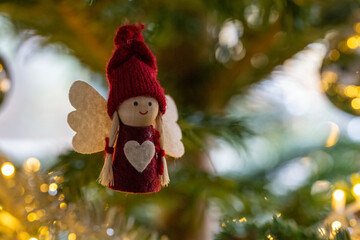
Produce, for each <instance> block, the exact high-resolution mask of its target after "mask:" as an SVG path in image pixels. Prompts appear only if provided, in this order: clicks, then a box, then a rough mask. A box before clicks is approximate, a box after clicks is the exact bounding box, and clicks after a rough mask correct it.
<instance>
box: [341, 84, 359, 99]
mask: <svg viewBox="0 0 360 240" xmlns="http://www.w3.org/2000/svg"><path fill="white" fill-rule="evenodd" d="M344 94H345V95H346V96H347V97H350V98H354V97H357V96H358V95H359V87H357V86H354V85H348V86H346V87H345V89H344Z"/></svg>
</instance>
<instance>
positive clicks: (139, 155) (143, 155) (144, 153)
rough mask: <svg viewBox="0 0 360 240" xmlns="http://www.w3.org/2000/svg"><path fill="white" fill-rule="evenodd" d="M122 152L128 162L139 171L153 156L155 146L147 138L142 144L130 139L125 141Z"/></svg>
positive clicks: (142, 169)
mask: <svg viewBox="0 0 360 240" xmlns="http://www.w3.org/2000/svg"><path fill="white" fill-rule="evenodd" d="M124 153H125V156H126V158H127V160H128V161H129V162H130V164H131V165H132V166H133V167H134V168H135V169H136V170H137V171H138V172H140V173H141V172H142V171H144V169H145V168H146V167H147V166H148V165H149V163H150V161H151V159H152V158H153V157H154V155H155V146H154V144H153V143H152V142H150V141H148V140H147V141H145V142H143V143H142V144H139V143H138V142H137V141H133V140H131V141H128V142H126V143H125V146H124Z"/></svg>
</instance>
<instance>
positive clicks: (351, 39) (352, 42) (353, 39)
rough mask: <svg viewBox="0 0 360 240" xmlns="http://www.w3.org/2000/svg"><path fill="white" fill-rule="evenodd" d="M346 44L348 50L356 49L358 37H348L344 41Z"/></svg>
mask: <svg viewBox="0 0 360 240" xmlns="http://www.w3.org/2000/svg"><path fill="white" fill-rule="evenodd" d="M346 44H347V46H348V47H349V48H350V49H355V48H357V47H358V46H359V42H358V37H357V36H352V37H349V38H348V40H347V41H346Z"/></svg>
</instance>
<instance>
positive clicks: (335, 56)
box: [329, 49, 340, 61]
mask: <svg viewBox="0 0 360 240" xmlns="http://www.w3.org/2000/svg"><path fill="white" fill-rule="evenodd" d="M339 57H340V52H339V51H338V50H336V49H333V50H331V51H330V53H329V59H330V60H331V61H336V60H338V59H339Z"/></svg>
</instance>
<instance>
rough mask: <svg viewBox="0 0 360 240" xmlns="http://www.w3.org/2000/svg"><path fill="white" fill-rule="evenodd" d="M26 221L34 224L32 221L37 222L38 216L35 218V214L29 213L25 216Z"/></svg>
mask: <svg viewBox="0 0 360 240" xmlns="http://www.w3.org/2000/svg"><path fill="white" fill-rule="evenodd" d="M27 220H28V221H29V222H34V221H36V220H38V216H37V214H36V213H33V212H32V213H29V214H28V215H27Z"/></svg>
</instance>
